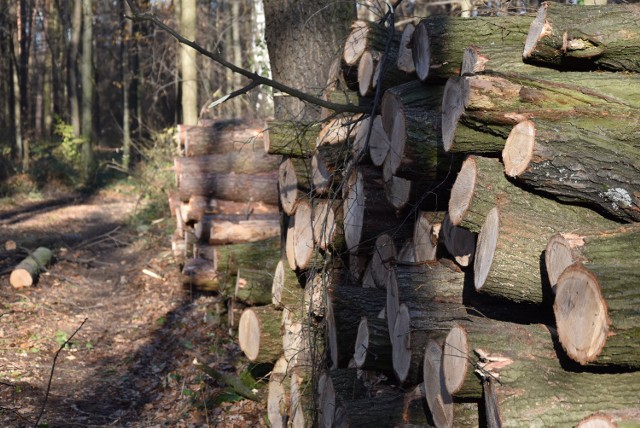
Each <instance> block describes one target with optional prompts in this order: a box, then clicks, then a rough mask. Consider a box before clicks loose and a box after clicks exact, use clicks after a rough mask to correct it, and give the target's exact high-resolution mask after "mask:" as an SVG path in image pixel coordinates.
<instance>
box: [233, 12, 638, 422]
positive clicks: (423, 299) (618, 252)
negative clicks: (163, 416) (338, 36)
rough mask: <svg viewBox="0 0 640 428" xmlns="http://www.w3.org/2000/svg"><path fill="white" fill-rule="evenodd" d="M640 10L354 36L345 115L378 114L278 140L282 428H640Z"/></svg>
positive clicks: (261, 311) (254, 318)
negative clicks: (354, 111)
mask: <svg viewBox="0 0 640 428" xmlns="http://www.w3.org/2000/svg"><path fill="white" fill-rule="evenodd" d="M638 12H639V9H638V8H637V6H633V5H628V6H595V7H577V6H576V7H570V6H565V5H559V4H553V3H549V4H544V5H543V6H542V7H541V8H540V10H539V11H538V13H537V15H536V16H517V17H515V16H513V17H511V16H507V17H486V18H474V19H452V18H445V17H430V18H427V19H424V20H421V21H420V22H418V23H416V25H415V26H414V25H411V24H408V25H407V26H406V27H405V28H404V29H403V30H402V31H397V30H394V29H389V28H387V27H386V26H385V25H383V24H380V23H376V22H356V23H355V24H354V26H353V31H352V33H351V35H350V37H349V38H348V40H347V41H346V44H345V49H344V55H343V57H342V59H341V63H340V64H338V65H337V66H336V67H334V68H333V69H334V70H340V71H341V74H340V80H343V83H345V84H346V87H347V88H348V89H346V90H344V91H342V92H340V91H339V90H336V89H335V85H329V87H330V88H331V89H333V92H331V93H329V94H328V96H329V97H330V98H331V99H332V100H335V99H343V100H345V99H346V100H347V101H351V102H359V103H360V104H361V105H367V103H370V102H371V101H372V100H374V99H376V98H375V94H376V92H377V93H378V94H380V93H383V95H382V98H381V102H380V104H379V108H375V107H374V106H375V103H373V105H372V112H373V114H372V115H370V116H369V115H362V116H340V117H335V116H333V117H331V118H330V119H327V120H326V121H325V122H323V123H321V124H306V125H305V124H292V123H271V124H270V125H269V132H268V135H267V136H266V137H265V149H266V151H267V152H268V153H270V154H273V155H279V156H282V158H281V162H280V164H279V175H278V178H277V181H278V195H277V198H279V201H280V206H281V214H282V217H283V219H284V220H283V234H282V240H283V242H285V251H284V255H283V257H282V260H280V261H279V263H278V265H277V266H276V267H275V269H274V270H273V272H274V275H273V276H274V280H273V284H272V286H273V288H272V303H271V304H270V305H267V306H263V307H256V308H249V309H246V310H245V312H244V313H243V315H242V317H241V319H240V326H239V336H238V337H239V341H240V345H241V347H242V349H243V350H244V352H245V354H246V355H247V357H248V358H249V359H250V360H252V361H256V362H271V363H274V368H273V371H272V374H271V378H270V382H269V388H268V389H269V394H268V395H269V398H268V412H269V420H270V422H271V424H272V425H273V426H286V424H287V422H289V423H292V424H293V426H310V425H312V424H318V425H320V426H327V427H329V426H398V425H402V424H408V425H421V426H425V425H435V426H478V425H488V426H492V427H493V426H575V425H580V426H616V424H617V423H618V422H621V421H625V422H628V421H631V422H635V423H636V424H637V423H639V422H640V401H638V397H639V396H640V370H639V369H640V346H639V343H640V341H639V340H638V338H639V334H640V311H639V310H638V307H639V304H640V302H639V299H640V293H639V290H640V279H639V278H638V273H637V272H638V263H639V262H638V260H640V258H639V257H638V254H639V252H640V246H639V245H638V243H639V242H640V240H639V238H640V222H639V221H640V190H639V187H638V186H639V185H640V184H638V183H640V114H639V113H638V112H639V111H640V110H639V109H640V76H638V74H637V73H638V71H640V70H639V66H640V55H639V54H640V52H638V46H640V27H639V26H638V23H637V22H638V21H637V20H636V18H635V17H637V15H638ZM356 70H357V73H356ZM356 74H357V78H356V77H354V76H356ZM330 83H332V84H333V83H335V82H333V81H332V82H330ZM350 91H353V92H350ZM353 100H357V101H353ZM274 157H275V158H278V156H274ZM279 160H280V159H279Z"/></svg>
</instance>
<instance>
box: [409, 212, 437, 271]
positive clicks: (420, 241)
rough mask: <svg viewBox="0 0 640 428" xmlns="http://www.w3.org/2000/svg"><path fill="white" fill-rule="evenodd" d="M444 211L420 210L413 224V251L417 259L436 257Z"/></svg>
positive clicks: (418, 260)
mask: <svg viewBox="0 0 640 428" xmlns="http://www.w3.org/2000/svg"><path fill="white" fill-rule="evenodd" d="M443 218H444V213H443V212H441V211H436V212H428V211H420V212H419V213H418V218H417V220H416V222H415V224H414V226H413V251H414V255H415V261H416V262H418V263H420V262H425V261H428V260H435V259H436V252H437V251H438V236H439V235H440V229H441V223H442V219H443Z"/></svg>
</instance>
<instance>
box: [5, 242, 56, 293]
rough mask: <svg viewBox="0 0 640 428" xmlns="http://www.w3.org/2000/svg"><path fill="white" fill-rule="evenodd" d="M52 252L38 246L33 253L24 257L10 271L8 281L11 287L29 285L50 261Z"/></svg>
mask: <svg viewBox="0 0 640 428" xmlns="http://www.w3.org/2000/svg"><path fill="white" fill-rule="evenodd" d="M52 256H53V252H52V251H51V250H50V249H48V248H46V247H38V248H36V250H35V251H34V252H33V253H30V254H29V255H28V256H27V257H25V258H24V259H23V260H22V261H21V262H20V263H18V265H17V266H16V267H14V268H13V270H12V271H11V276H9V283H10V284H11V286H13V288H23V287H31V286H32V285H33V284H34V283H35V282H36V280H37V279H38V275H39V274H40V272H41V271H42V270H44V269H45V267H46V266H47V265H48V264H49V262H50V261H51V257H52Z"/></svg>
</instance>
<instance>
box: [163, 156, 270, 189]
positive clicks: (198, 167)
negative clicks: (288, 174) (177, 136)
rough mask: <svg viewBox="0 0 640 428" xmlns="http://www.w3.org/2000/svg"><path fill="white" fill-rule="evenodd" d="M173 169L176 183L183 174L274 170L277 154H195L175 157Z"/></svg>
mask: <svg viewBox="0 0 640 428" xmlns="http://www.w3.org/2000/svg"><path fill="white" fill-rule="evenodd" d="M173 163H174V170H175V173H176V178H177V180H178V185H180V181H181V180H183V177H185V176H196V177H197V176H200V177H202V176H207V175H209V174H224V173H229V172H235V173H237V174H255V173H264V172H271V171H275V170H276V168H277V167H278V163H279V161H278V158H277V156H270V155H268V154H266V153H265V152H254V151H240V152H231V153H224V154H214V155H205V156H196V157H191V158H186V157H175V158H174V159H173Z"/></svg>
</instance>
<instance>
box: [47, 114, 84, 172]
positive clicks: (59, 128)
mask: <svg viewBox="0 0 640 428" xmlns="http://www.w3.org/2000/svg"><path fill="white" fill-rule="evenodd" d="M53 132H54V134H55V135H57V136H59V137H60V139H61V140H60V145H59V146H58V147H56V149H55V150H54V155H56V156H60V157H61V158H62V159H63V160H64V161H66V162H68V163H69V164H71V165H73V166H74V167H75V168H80V166H81V165H82V149H81V145H82V143H83V141H84V140H83V139H82V138H81V137H74V135H73V127H72V126H71V125H70V124H68V123H66V122H64V121H62V120H61V119H60V118H56V124H55V126H54V128H53Z"/></svg>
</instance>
